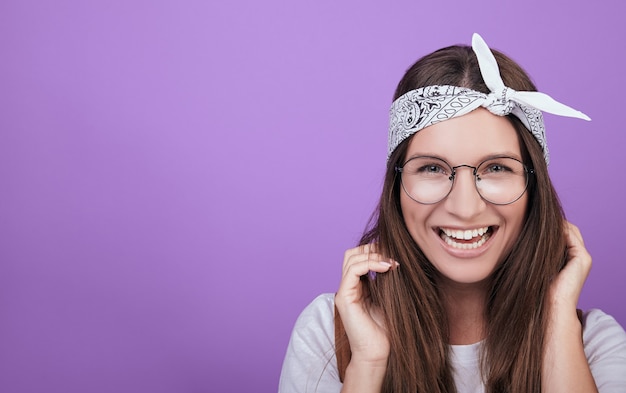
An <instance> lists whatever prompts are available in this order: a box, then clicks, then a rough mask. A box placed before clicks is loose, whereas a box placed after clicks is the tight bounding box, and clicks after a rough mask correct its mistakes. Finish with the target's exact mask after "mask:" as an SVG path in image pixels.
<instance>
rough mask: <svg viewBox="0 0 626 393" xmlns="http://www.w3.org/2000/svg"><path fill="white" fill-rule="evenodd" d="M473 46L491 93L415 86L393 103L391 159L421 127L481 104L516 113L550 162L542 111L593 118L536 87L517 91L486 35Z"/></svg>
mask: <svg viewBox="0 0 626 393" xmlns="http://www.w3.org/2000/svg"><path fill="white" fill-rule="evenodd" d="M472 49H473V50H474V53H475V54H476V57H477V58H478V65H479V67H480V73H481V74H482V77H483V80H484V81H485V84H486V85H487V87H488V88H489V90H491V93H489V94H484V93H481V92H479V91H476V90H472V89H469V88H466V87H458V86H445V85H443V86H426V87H421V88H419V89H416V90H411V91H409V92H407V93H406V94H404V95H402V96H400V97H398V99H397V100H395V101H394V102H393V104H391V110H390V113H389V150H388V154H387V160H389V157H391V154H392V153H393V151H394V150H395V149H396V147H398V145H399V144H400V143H401V142H402V141H404V140H405V139H406V138H408V137H409V136H411V135H413V134H415V133H416V132H418V131H419V130H421V129H423V128H426V127H428V126H430V125H433V124H435V123H439V122H441V121H444V120H448V119H452V118H453V117H458V116H462V115H465V114H468V113H469V112H471V111H473V110H474V109H477V108H479V107H484V108H487V109H488V110H489V111H490V112H491V113H493V114H495V115H498V116H506V115H508V114H513V115H515V116H516V117H517V118H519V119H520V120H521V122H522V123H523V124H524V126H526V128H527V129H528V130H529V131H530V132H531V133H532V134H533V136H534V137H535V139H537V142H539V144H540V145H541V148H542V149H543V155H544V157H545V160H546V163H549V162H550V154H549V153H548V146H547V144H546V135H545V126H544V124H543V115H542V113H541V111H544V112H549V113H552V114H555V115H559V116H567V117H576V118H579V119H584V120H591V119H590V118H589V117H588V116H587V115H585V114H584V113H582V112H580V111H577V110H575V109H573V108H570V107H569V106H567V105H564V104H561V103H560V102H557V101H555V100H554V99H552V98H551V97H550V96H548V95H547V94H544V93H539V92H536V91H515V90H513V89H511V88H510V87H506V86H505V85H504V82H503V81H502V77H501V76H500V71H499V69H498V63H497V62H496V58H495V57H494V55H493V53H491V50H490V49H489V47H488V46H487V44H486V43H485V41H484V40H483V39H482V37H481V36H480V35H478V34H476V33H474V35H473V37H472Z"/></svg>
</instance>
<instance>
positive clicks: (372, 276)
mask: <svg viewBox="0 0 626 393" xmlns="http://www.w3.org/2000/svg"><path fill="white" fill-rule="evenodd" d="M367 277H369V279H370V281H374V280H376V272H375V271H373V270H370V271H369V272H367Z"/></svg>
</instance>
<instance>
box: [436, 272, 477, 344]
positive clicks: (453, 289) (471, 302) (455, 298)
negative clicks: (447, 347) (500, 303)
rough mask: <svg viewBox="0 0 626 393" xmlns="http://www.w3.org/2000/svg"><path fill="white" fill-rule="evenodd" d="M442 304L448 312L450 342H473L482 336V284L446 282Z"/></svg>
mask: <svg viewBox="0 0 626 393" xmlns="http://www.w3.org/2000/svg"><path fill="white" fill-rule="evenodd" d="M444 293H445V296H444V304H445V307H446V311H447V313H448V324H449V327H450V344H451V345H467V344H474V343H477V342H479V341H481V340H482V339H483V338H484V326H485V297H486V294H487V290H486V288H485V287H484V285H474V284H473V285H465V284H458V283H448V285H444Z"/></svg>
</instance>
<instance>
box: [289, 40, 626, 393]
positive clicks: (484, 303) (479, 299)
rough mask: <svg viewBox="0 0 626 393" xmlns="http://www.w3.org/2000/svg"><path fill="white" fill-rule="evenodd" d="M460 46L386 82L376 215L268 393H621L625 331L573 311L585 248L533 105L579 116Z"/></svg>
mask: <svg viewBox="0 0 626 393" xmlns="http://www.w3.org/2000/svg"><path fill="white" fill-rule="evenodd" d="M472 44H473V45H472V48H470V47H465V46H453V47H448V48H444V49H441V50H438V51H436V52H434V53H432V54H430V55H427V56H425V57H424V58H422V59H420V60H419V61H418V62H417V63H415V64H414V65H413V66H412V67H411V68H410V69H409V70H408V71H407V73H406V74H405V75H404V77H403V78H402V80H401V81H400V83H399V85H398V88H397V90H396V93H395V96H394V103H393V104H392V107H391V121H390V134H389V157H388V161H387V171H386V176H385V182H384V186H383V191H382V196H381V199H380V203H379V206H378V209H377V214H376V215H375V217H374V219H373V220H372V223H371V225H370V227H369V229H368V230H367V232H366V233H365V234H364V235H363V237H362V239H361V241H360V245H359V246H358V247H356V248H353V249H350V250H348V251H347V252H346V254H345V257H344V263H343V277H342V281H341V284H340V287H339V290H338V291H337V293H336V294H334V295H332V294H326V295H321V296H320V297H318V298H317V299H316V300H315V301H314V302H313V303H312V304H311V305H309V306H308V307H307V308H306V309H305V310H304V311H303V313H302V314H301V316H300V317H299V318H298V321H297V322H296V326H295V328H294V331H293V334H292V337H291V341H290V344H289V348H288V350H287V355H286V357H285V361H284V364H283V371H282V374H281V379H280V386H279V391H280V392H284V393H294V392H323V393H327V392H340V391H341V392H359V393H365V392H394V393H401V392H407V393H408V392H410V393H415V392H428V393H437V392H457V393H466V392H467V393H469V392H472V393H473V392H493V393H495V392H507V393H529V392H533V393H534V392H549V393H556V392H567V393H572V392H598V391H599V392H602V393H609V392H611V393H618V392H621V393H623V392H626V333H625V332H624V330H623V329H622V328H621V327H620V326H619V324H617V322H616V321H615V320H614V319H613V318H611V317H610V316H608V315H606V314H604V313H602V312H601V311H599V310H593V311H591V312H588V313H581V312H580V311H578V310H577V309H576V305H577V302H578V297H579V295H580V292H581V289H582V286H583V284H584V282H585V279H586V277H587V274H588V272H589V269H590V268H591V257H590V256H589V254H588V253H587V251H586V249H585V247H584V245H583V240H582V237H581V234H580V232H579V231H578V229H577V228H576V227H575V226H574V225H572V224H570V223H568V222H567V221H566V220H565V219H564V214H563V211H562V209H561V206H560V204H559V201H558V198H557V195H556V193H555V190H554V188H553V186H552V183H551V181H550V178H549V177H548V171H547V163H548V159H549V155H548V150H547V146H546V144H545V137H544V126H543V118H542V114H541V111H542V110H543V111H548V112H551V113H555V114H558V115H563V116H573V117H579V118H584V119H588V118H587V117H586V116H585V115H584V114H582V113H580V112H578V111H575V110H573V109H572V108H569V107H567V106H565V105H563V104H560V103H558V102H556V101H554V100H552V99H551V98H550V97H548V96H546V95H545V94H541V93H538V92H536V88H535V86H534V85H533V83H532V82H531V81H530V79H529V77H528V76H527V75H526V73H525V72H524V71H523V70H522V69H521V68H520V67H519V66H518V65H517V64H516V63H515V62H513V61H512V60H511V59H510V58H508V57H506V56H505V55H503V54H502V53H500V52H498V51H493V52H492V51H491V50H490V49H489V48H488V47H487V45H486V44H485V43H484V41H483V40H482V38H480V36H478V35H474V38H473V42H472Z"/></svg>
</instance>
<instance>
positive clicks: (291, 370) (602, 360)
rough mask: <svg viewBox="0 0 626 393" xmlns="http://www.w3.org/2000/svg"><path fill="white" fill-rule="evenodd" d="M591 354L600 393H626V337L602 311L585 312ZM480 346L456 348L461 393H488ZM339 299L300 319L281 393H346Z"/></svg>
mask: <svg viewBox="0 0 626 393" xmlns="http://www.w3.org/2000/svg"><path fill="white" fill-rule="evenodd" d="M583 341H584V348H585V355H586V356H587V361H588V362H589V366H590V368H591V373H592V374H593V377H594V379H595V382H596V385H597V386H598V390H599V392H600V393H626V332H624V329H623V328H622V327H621V326H620V325H619V324H618V323H617V321H615V319H613V317H611V316H609V315H607V314H605V313H603V312H602V311H600V310H595V309H594V310H591V311H588V312H586V313H584V317H583ZM479 346H480V343H477V344H472V345H452V346H451V357H450V360H451V363H452V365H453V370H454V371H453V376H454V380H455V382H456V387H457V391H458V393H483V392H484V386H483V383H482V380H481V376H480V371H479V365H480V360H479V353H478V352H479V351H478V350H479ZM334 347H335V327H334V294H330V293H327V294H323V295H320V296H318V297H317V298H316V299H315V300H314V301H313V302H312V303H311V304H309V305H308V306H307V307H306V308H305V309H304V311H302V314H300V316H299V317H298V320H297V321H296V324H295V327H294V329H293V332H292V335H291V340H290V342H289V347H288V348H287V354H286V356H285V360H284V362H283V369H282V373H281V375H280V383H279V386H278V391H279V393H313V392H317V393H335V392H339V391H340V390H341V385H342V384H341V382H340V381H339V372H338V370H337V359H336V358H335V351H334Z"/></svg>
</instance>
